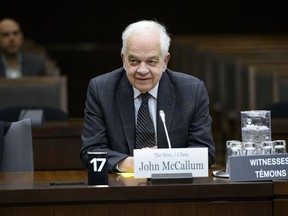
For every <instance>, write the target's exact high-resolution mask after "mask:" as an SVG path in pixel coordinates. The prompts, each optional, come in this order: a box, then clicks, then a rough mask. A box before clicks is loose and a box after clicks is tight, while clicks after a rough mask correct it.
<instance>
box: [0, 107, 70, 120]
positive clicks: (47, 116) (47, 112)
mask: <svg viewBox="0 0 288 216" xmlns="http://www.w3.org/2000/svg"><path fill="white" fill-rule="evenodd" d="M23 110H43V117H44V119H43V120H44V121H68V120H69V115H68V113H66V112H64V111H63V110H61V109H59V108H54V107H47V106H16V107H8V108H4V109H1V110H0V121H6V122H14V121H18V120H20V119H21V118H20V114H21V111H23Z"/></svg>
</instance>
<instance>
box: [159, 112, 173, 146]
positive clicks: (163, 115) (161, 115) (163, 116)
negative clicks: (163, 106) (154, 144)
mask: <svg viewBox="0 0 288 216" xmlns="http://www.w3.org/2000/svg"><path fill="white" fill-rule="evenodd" d="M159 115H160V118H161V120H162V122H163V125H164V129H165V134H166V138H167V141H168V147H169V149H171V143H170V139H169V136H168V132H167V127H166V123H165V113H164V111H163V110H159Z"/></svg>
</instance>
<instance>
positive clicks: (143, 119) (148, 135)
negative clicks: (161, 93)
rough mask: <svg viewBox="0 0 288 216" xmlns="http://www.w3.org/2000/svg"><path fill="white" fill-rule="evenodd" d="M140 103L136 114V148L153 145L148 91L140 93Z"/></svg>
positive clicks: (153, 137) (153, 136)
mask: <svg viewBox="0 0 288 216" xmlns="http://www.w3.org/2000/svg"><path fill="white" fill-rule="evenodd" d="M141 97H142V103H141V106H140V108H139V111H138V114H137V125H136V148H137V149H141V148H145V147H153V146H155V130H154V124H153V121H152V119H151V116H150V113H149V106H148V100H149V97H150V94H149V93H145V94H141Z"/></svg>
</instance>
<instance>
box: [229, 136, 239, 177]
mask: <svg viewBox="0 0 288 216" xmlns="http://www.w3.org/2000/svg"><path fill="white" fill-rule="evenodd" d="M241 155H242V143H241V141H240V140H227V141H226V168H225V171H226V173H229V156H241Z"/></svg>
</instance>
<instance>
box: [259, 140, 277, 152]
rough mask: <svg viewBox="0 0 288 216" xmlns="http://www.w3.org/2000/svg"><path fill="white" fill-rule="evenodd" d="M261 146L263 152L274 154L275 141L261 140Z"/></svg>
mask: <svg viewBox="0 0 288 216" xmlns="http://www.w3.org/2000/svg"><path fill="white" fill-rule="evenodd" d="M261 148H262V154H263V155H267V154H274V153H275V148H274V142H273V141H264V142H261Z"/></svg>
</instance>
